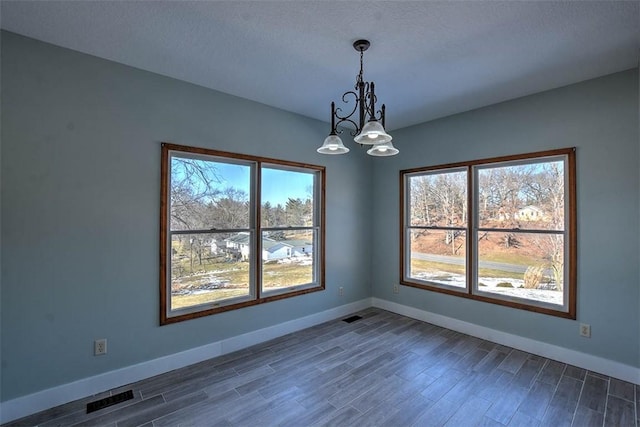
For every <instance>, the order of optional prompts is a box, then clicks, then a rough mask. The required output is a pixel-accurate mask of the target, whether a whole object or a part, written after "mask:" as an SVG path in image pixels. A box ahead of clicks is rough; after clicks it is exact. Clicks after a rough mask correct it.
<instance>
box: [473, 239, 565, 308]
mask: <svg viewBox="0 0 640 427" xmlns="http://www.w3.org/2000/svg"><path fill="white" fill-rule="evenodd" d="M563 285H564V236H563V235H562V234H541V233H497V232H491V233H484V232H479V236H478V290H479V291H481V292H489V293H493V294H500V295H506V296H511V297H518V298H524V299H527V300H531V301H537V302H545V303H550V304H557V305H562V304H563V292H562V291H563Z"/></svg>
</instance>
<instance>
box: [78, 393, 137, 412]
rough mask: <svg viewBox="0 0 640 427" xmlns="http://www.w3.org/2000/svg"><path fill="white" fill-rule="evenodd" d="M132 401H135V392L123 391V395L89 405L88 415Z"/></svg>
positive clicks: (106, 398)
mask: <svg viewBox="0 0 640 427" xmlns="http://www.w3.org/2000/svg"><path fill="white" fill-rule="evenodd" d="M131 399H133V390H127V391H123V392H122V393H118V394H114V395H113V396H109V397H105V398H104V399H100V400H96V401H94V402H90V403H87V414H90V413H92V412H95V411H99V410H100V409H104V408H107V407H109V406H113V405H117V404H118V403H122V402H126V401H127V400H131Z"/></svg>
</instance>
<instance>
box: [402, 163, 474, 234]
mask: <svg viewBox="0 0 640 427" xmlns="http://www.w3.org/2000/svg"><path fill="white" fill-rule="evenodd" d="M409 194H410V195H411V197H410V201H409V203H410V215H411V220H410V222H411V225H421V226H438V227H451V226H453V227H464V226H465V225H466V224H467V172H466V171H455V172H438V173H427V174H424V175H414V176H410V177H409Z"/></svg>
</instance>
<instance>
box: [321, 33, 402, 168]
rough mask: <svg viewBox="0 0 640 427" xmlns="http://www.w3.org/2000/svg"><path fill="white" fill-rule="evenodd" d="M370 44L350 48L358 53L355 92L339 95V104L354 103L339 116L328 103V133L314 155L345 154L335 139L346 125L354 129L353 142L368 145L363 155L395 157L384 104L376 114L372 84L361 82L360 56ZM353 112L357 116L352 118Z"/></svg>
mask: <svg viewBox="0 0 640 427" xmlns="http://www.w3.org/2000/svg"><path fill="white" fill-rule="evenodd" d="M370 45H371V43H369V41H368V40H356V41H355V42H353V48H354V49H355V50H356V51H358V52H360V72H359V73H358V75H357V77H356V84H355V90H351V91H348V92H345V93H344V94H342V102H344V103H345V104H348V103H349V101H350V100H351V97H353V99H354V100H355V104H354V106H353V109H352V110H351V111H350V112H349V114H344V115H343V113H342V109H341V108H339V107H338V108H336V103H335V102H332V103H331V133H329V136H327V138H326V139H325V140H324V143H323V144H322V147H320V148H318V150H317V151H318V153H321V154H344V153H348V152H349V149H348V148H347V147H345V146H344V144H343V143H342V140H341V139H340V137H339V136H338V134H341V133H342V130H338V126H340V125H342V124H345V125H346V124H350V125H351V126H352V127H353V128H354V130H353V131H352V132H351V136H353V137H354V141H355V142H357V143H358V144H360V145H361V146H363V145H370V146H372V147H371V148H370V149H369V150H367V154H369V155H371V156H393V155H395V154H398V149H397V148H395V147H394V146H393V144H392V143H391V140H392V139H393V138H392V137H391V135H389V134H388V133H387V132H386V131H385V130H384V124H385V123H384V109H385V108H384V104H382V107H381V109H380V110H378V111H376V106H375V104H376V95H375V84H374V83H373V82H365V81H364V72H363V67H362V57H363V56H364V51H365V50H367V49H369V46H370ZM356 113H357V114H358V115H357V117H354V115H355V114H356ZM352 117H353V119H352ZM356 120H357V122H356Z"/></svg>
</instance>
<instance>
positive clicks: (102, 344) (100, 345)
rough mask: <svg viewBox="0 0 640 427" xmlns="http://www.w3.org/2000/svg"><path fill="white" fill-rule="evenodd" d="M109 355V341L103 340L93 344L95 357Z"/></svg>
mask: <svg viewBox="0 0 640 427" xmlns="http://www.w3.org/2000/svg"><path fill="white" fill-rule="evenodd" d="M103 354H107V339H106V338H102V339H99V340H95V341H94V342H93V355H94V356H102V355H103Z"/></svg>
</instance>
